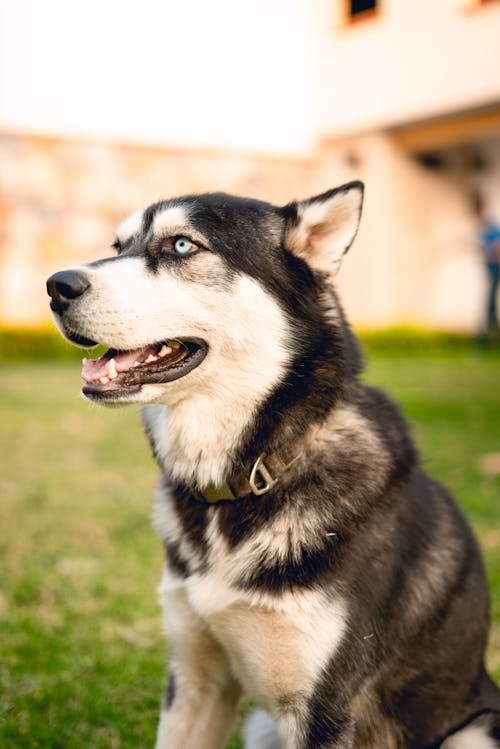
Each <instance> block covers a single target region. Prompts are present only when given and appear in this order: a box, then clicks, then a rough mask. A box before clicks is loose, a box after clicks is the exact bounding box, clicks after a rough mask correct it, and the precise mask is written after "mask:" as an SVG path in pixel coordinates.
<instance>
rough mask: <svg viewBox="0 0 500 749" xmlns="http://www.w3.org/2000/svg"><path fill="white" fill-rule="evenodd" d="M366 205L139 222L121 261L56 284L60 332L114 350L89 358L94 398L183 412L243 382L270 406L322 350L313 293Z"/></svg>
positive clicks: (335, 200)
mask: <svg viewBox="0 0 500 749" xmlns="http://www.w3.org/2000/svg"><path fill="white" fill-rule="evenodd" d="M362 196H363V186H362V184H361V183H360V182H352V183H349V184H347V185H343V186H342V187H339V188H337V189H335V190H331V191H329V192H326V193H323V194H321V195H319V196H316V197H314V198H311V199H309V200H305V201H301V202H296V203H291V204H289V205H287V206H285V207H276V206H273V205H270V204H268V203H264V202H260V201H257V200H250V199H244V198H236V197H233V196H230V195H226V194H221V193H214V194H205V195H196V196H186V197H182V198H176V199H173V200H168V201H162V202H159V203H156V204H154V205H151V206H149V207H148V208H146V209H145V210H142V211H139V212H137V213H135V214H133V215H132V216H130V217H129V218H128V219H127V220H126V221H125V222H124V223H123V224H122V225H121V226H120V227H119V228H118V230H117V233H116V239H115V242H114V244H113V247H114V249H115V250H116V252H117V255H116V256H113V257H109V258H106V259H104V260H99V261H97V262H94V263H89V264H88V265H82V266H78V267H76V268H71V269H69V270H64V271H60V272H58V273H55V274H54V275H53V276H51V277H50V278H49V280H48V282H47V289H48V293H49V295H50V297H51V304H50V306H51V309H52V312H53V315H54V318H55V321H56V324H57V326H58V328H59V330H60V332H61V333H62V334H63V335H64V336H65V337H66V338H67V339H68V340H69V341H71V342H72V343H74V344H75V345H77V346H81V347H84V348H91V347H93V346H95V345H97V344H103V345H104V346H106V347H107V348H108V351H107V352H106V353H105V354H104V355H103V356H101V357H100V358H98V359H95V360H88V361H87V360H84V365H83V372H82V376H83V379H84V386H83V393H84V395H85V396H86V397H88V398H90V399H92V400H94V401H97V402H100V403H104V404H108V405H110V404H118V403H132V402H136V403H137V402H138V403H151V402H162V403H167V404H175V403H176V402H177V401H179V400H181V399H183V398H186V397H188V396H189V395H190V394H191V393H193V392H194V390H197V391H200V390H202V391H205V392H206V393H207V394H209V393H210V391H211V389H213V388H215V387H219V388H220V387H232V386H233V384H234V383H240V385H241V384H242V381H244V385H245V387H244V388H243V389H242V390H241V392H244V391H248V393H249V395H250V394H252V395H253V394H255V396H256V397H257V395H258V396H259V397H264V396H265V395H266V394H267V393H269V392H270V391H271V390H272V389H273V388H274V387H275V386H276V383H278V382H279V381H280V380H283V378H284V376H285V373H286V371H287V369H288V368H289V367H290V366H291V363H292V362H293V360H294V357H296V355H297V352H303V351H304V350H305V349H306V348H307V346H308V345H310V344H311V340H310V338H311V336H312V335H314V333H313V331H312V328H311V325H312V322H311V321H310V320H309V318H312V317H315V315H316V316H317V313H316V312H314V310H313V306H314V305H313V302H312V301H311V298H310V295H309V291H310V290H311V289H313V288H316V287H317V285H318V283H320V281H321V279H324V278H326V276H327V274H331V273H333V272H335V271H336V269H337V267H338V265H339V263H340V260H341V258H342V256H343V254H344V253H345V252H346V251H347V249H348V248H349V246H350V244H351V243H352V241H353V239H354V237H355V234H356V231H357V228H358V223H359V219H360V214H361V205H362ZM240 389H241V388H240Z"/></svg>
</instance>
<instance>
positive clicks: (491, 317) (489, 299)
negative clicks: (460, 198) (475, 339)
mask: <svg viewBox="0 0 500 749" xmlns="http://www.w3.org/2000/svg"><path fill="white" fill-rule="evenodd" d="M474 209H475V213H476V216H477V219H478V244H479V249H480V251H481V256H482V259H483V262H484V267H485V269H486V273H487V279H488V288H487V295H486V310H485V334H486V336H487V337H488V338H490V337H491V336H493V335H496V334H498V332H499V320H498V307H497V294H498V288H499V285H500V224H499V223H497V222H495V221H493V220H492V219H491V218H490V217H488V215H487V213H486V211H485V208H484V201H483V199H482V197H481V195H476V196H475V197H474Z"/></svg>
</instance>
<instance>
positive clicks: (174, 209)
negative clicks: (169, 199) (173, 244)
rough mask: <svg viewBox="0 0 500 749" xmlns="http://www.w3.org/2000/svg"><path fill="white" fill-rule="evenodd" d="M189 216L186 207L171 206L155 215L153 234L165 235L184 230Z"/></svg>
mask: <svg viewBox="0 0 500 749" xmlns="http://www.w3.org/2000/svg"><path fill="white" fill-rule="evenodd" d="M188 221H189V215H188V211H187V206H182V205H173V206H170V207H169V208H164V209H163V210H162V211H158V212H157V213H155V216H154V219H153V234H154V235H155V236H159V235H165V234H168V233H171V232H178V231H182V229H184V230H186V228H187V226H188Z"/></svg>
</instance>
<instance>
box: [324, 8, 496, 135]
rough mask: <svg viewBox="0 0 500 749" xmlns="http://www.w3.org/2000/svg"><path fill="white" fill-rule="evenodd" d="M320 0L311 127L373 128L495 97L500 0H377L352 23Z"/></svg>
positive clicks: (339, 130) (338, 132) (340, 130)
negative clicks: (374, 10)
mask: <svg viewBox="0 0 500 749" xmlns="http://www.w3.org/2000/svg"><path fill="white" fill-rule="evenodd" d="M346 5H347V4H346V3H344V2H343V1H342V0H337V2H333V0H320V7H321V9H322V12H323V19H322V22H321V23H320V24H319V28H320V33H321V42H320V46H319V48H320V52H319V56H320V58H321V65H320V67H319V69H318V80H317V84H316V85H317V90H318V91H319V92H321V95H320V96H318V129H319V131H320V132H323V133H328V134H329V135H335V136H340V135H341V134H345V133H352V132H359V131H363V130H373V129H379V128H383V127H386V126H390V125H394V124H397V123H400V122H407V121H411V120H415V119H417V120H423V119H426V118H427V117H435V116H438V115H441V114H446V113H449V112H455V111H460V110H463V109H472V108H474V107H477V106H481V105H484V104H487V103H492V102H498V101H499V100H500V77H499V75H498V69H499V67H500V44H499V39H500V2H498V1H497V2H488V3H483V4H481V3H480V2H479V0H477V2H474V1H472V2H471V0H418V2H412V1H411V0H379V5H380V12H379V14H378V15H377V16H376V17H375V18H373V19H367V20H366V21H359V22H357V23H355V24H353V25H351V26H349V25H346V23H345V20H344V10H343V9H344V7H345V6H346Z"/></svg>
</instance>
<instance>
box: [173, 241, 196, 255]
mask: <svg viewBox="0 0 500 749" xmlns="http://www.w3.org/2000/svg"><path fill="white" fill-rule="evenodd" d="M195 247H196V245H195V244H194V242H191V240H190V239H188V238H187V237H179V238H178V239H176V240H175V242H174V250H175V252H176V253H177V254H178V255H187V254H188V253H189V252H192V251H193V250H194V248H195Z"/></svg>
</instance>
